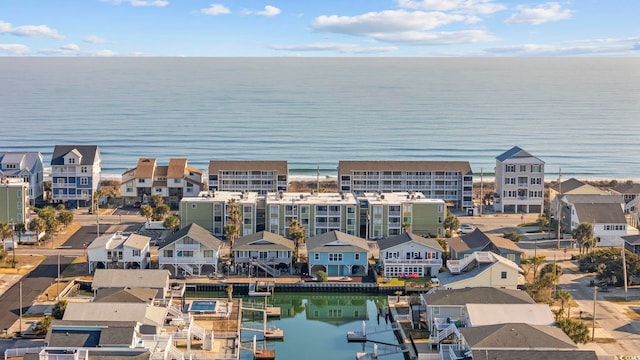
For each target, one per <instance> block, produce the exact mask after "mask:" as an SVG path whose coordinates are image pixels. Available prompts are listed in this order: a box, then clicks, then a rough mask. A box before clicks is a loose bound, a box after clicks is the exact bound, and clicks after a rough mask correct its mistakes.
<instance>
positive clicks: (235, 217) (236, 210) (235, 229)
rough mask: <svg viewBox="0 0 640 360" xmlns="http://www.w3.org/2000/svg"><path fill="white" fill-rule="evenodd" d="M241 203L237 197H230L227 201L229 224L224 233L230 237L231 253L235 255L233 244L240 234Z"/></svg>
mask: <svg viewBox="0 0 640 360" xmlns="http://www.w3.org/2000/svg"><path fill="white" fill-rule="evenodd" d="M240 215H241V214H240V203H238V202H237V201H236V199H230V200H229V202H228V203H227V225H225V227H224V235H225V237H226V238H227V239H229V246H230V249H231V250H230V252H229V253H230V254H231V256H232V257H233V244H234V242H235V241H236V239H237V238H238V237H239V236H240V226H242V222H241V220H242V218H241V216H240Z"/></svg>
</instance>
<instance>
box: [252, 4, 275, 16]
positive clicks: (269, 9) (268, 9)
mask: <svg viewBox="0 0 640 360" xmlns="http://www.w3.org/2000/svg"><path fill="white" fill-rule="evenodd" d="M280 12H281V11H280V9H278V8H277V7H275V6H271V5H267V6H265V7H264V10H261V11H256V12H255V14H256V15H261V16H276V15H279V14H280Z"/></svg>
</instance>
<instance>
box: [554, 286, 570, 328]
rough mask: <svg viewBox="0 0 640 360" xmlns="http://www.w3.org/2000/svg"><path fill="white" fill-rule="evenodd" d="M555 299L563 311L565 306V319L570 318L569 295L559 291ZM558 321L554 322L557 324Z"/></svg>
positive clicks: (566, 292)
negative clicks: (558, 301)
mask: <svg viewBox="0 0 640 360" xmlns="http://www.w3.org/2000/svg"><path fill="white" fill-rule="evenodd" d="M556 299H558V300H560V309H562V310H564V306H565V305H567V319H568V318H569V317H570V316H571V299H572V297H571V293H570V292H568V291H567V290H565V289H560V290H558V292H557V293H556ZM557 321H558V320H556V322H557Z"/></svg>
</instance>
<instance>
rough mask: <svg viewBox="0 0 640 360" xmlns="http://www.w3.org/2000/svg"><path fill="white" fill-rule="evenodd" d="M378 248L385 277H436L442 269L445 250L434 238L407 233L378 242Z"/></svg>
mask: <svg viewBox="0 0 640 360" xmlns="http://www.w3.org/2000/svg"><path fill="white" fill-rule="evenodd" d="M378 248H379V249H380V254H379V259H380V261H381V263H382V266H383V269H384V276H385V277H397V276H402V275H407V274H418V275H420V276H421V277H422V276H436V275H437V274H438V271H439V270H440V268H441V267H442V252H443V249H442V247H441V246H440V244H439V243H438V242H437V241H436V240H435V239H432V238H423V237H422V236H418V235H415V234H413V233H409V232H405V233H402V234H400V235H397V236H393V237H390V238H387V239H383V240H378Z"/></svg>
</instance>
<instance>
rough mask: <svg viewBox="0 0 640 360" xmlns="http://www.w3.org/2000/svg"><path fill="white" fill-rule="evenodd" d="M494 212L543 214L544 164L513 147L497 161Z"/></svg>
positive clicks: (497, 158)
mask: <svg viewBox="0 0 640 360" xmlns="http://www.w3.org/2000/svg"><path fill="white" fill-rule="evenodd" d="M495 174H496V191H495V195H494V203H493V208H494V210H495V211H496V212H501V213H510V214H517V213H538V214H542V211H543V210H544V161H542V160H540V159H539V158H537V157H535V156H533V155H531V154H530V153H528V152H526V151H524V150H522V149H521V148H519V147H517V146H514V147H512V148H511V149H509V150H507V151H505V152H504V153H502V154H500V155H499V156H498V157H496V167H495Z"/></svg>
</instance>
